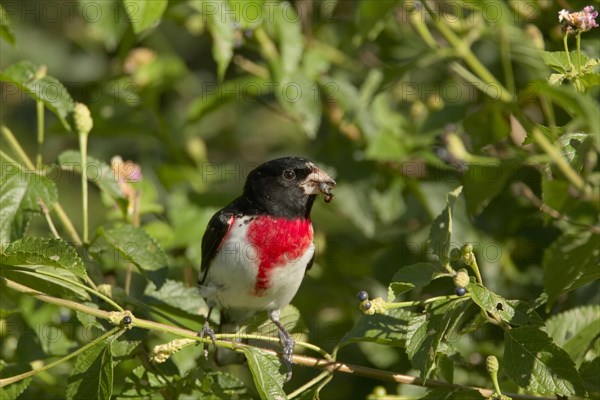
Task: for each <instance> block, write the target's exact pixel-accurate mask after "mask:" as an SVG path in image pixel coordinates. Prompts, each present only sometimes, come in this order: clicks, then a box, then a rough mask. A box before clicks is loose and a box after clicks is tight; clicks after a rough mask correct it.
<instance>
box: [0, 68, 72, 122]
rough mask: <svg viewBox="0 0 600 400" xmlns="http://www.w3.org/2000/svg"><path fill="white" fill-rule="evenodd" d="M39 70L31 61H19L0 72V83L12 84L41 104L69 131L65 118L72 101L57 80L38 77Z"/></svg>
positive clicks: (69, 110)
mask: <svg viewBox="0 0 600 400" xmlns="http://www.w3.org/2000/svg"><path fill="white" fill-rule="evenodd" d="M39 68H40V67H39V66H37V65H35V64H33V63H32V62H31V61H20V62H18V63H16V64H13V65H11V66H9V67H8V68H6V69H5V70H4V71H2V72H0V81H5V82H11V83H14V84H15V85H17V86H18V87H19V88H20V89H21V90H23V91H24V92H25V93H27V94H29V95H30V96H31V97H33V99H34V100H36V101H41V102H43V103H44V105H45V106H46V108H48V109H49V110H50V111H52V112H53V113H54V114H56V116H57V117H58V119H59V120H60V122H62V124H63V126H64V127H65V129H67V130H68V131H70V130H71V125H70V124H69V122H68V121H67V116H68V115H69V113H70V112H71V111H73V107H74V103H73V99H72V98H71V95H70V94H69V92H68V91H67V89H66V88H65V87H64V86H63V84H62V83H60V82H59V81H58V79H56V78H53V77H52V76H49V75H43V76H42V77H38V70H39Z"/></svg>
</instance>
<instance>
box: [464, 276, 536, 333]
mask: <svg viewBox="0 0 600 400" xmlns="http://www.w3.org/2000/svg"><path fill="white" fill-rule="evenodd" d="M467 290H468V292H469V293H470V294H471V299H473V301H474V302H475V303H476V304H477V305H478V306H479V307H481V309H482V310H485V311H486V312H488V313H490V314H493V315H496V316H498V317H499V318H500V319H502V321H504V322H507V323H509V324H511V325H513V326H542V325H543V324H544V321H543V320H542V319H541V318H540V316H539V315H538V314H537V313H536V312H535V310H534V309H532V308H531V306H530V305H529V304H527V303H526V302H524V301H521V300H506V299H505V298H504V297H502V296H499V295H497V294H496V293H494V292H492V291H491V290H489V289H488V288H486V287H484V286H481V285H480V284H478V283H469V285H468V286H467Z"/></svg>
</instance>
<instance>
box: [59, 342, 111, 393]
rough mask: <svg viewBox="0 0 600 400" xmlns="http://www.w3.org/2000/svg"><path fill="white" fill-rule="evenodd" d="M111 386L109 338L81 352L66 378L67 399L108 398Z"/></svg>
mask: <svg viewBox="0 0 600 400" xmlns="http://www.w3.org/2000/svg"><path fill="white" fill-rule="evenodd" d="M112 388H113V360H112V352H111V339H107V340H103V341H100V342H98V343H96V344H95V345H94V346H92V347H90V348H89V349H87V350H86V351H84V352H83V353H81V354H80V355H79V356H78V357H77V360H76V361H75V365H74V366H73V371H71V375H70V376H69V378H68V379H67V391H66V398H67V400H76V399H86V400H96V399H97V400H109V399H110V396H111V395H112Z"/></svg>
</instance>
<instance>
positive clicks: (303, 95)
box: [275, 70, 322, 139]
mask: <svg viewBox="0 0 600 400" xmlns="http://www.w3.org/2000/svg"><path fill="white" fill-rule="evenodd" d="M286 76H287V77H288V78H287V79H285V80H283V81H281V84H280V86H279V87H278V88H277V89H276V92H275V93H276V95H277V99H278V100H279V104H281V106H282V107H283V108H284V109H285V110H286V111H287V112H289V113H290V114H291V115H292V116H293V117H294V119H295V120H296V122H297V123H298V124H299V125H300V126H301V127H302V129H303V130H304V133H306V135H307V136H308V137H309V138H310V139H314V138H315V137H316V136H317V131H318V130H319V126H320V124H321V115H322V110H321V97H320V95H319V92H318V86H317V84H316V83H315V82H314V81H312V80H311V79H309V78H308V77H307V76H306V75H304V73H303V72H302V71H299V70H298V71H294V72H291V73H290V74H289V75H286Z"/></svg>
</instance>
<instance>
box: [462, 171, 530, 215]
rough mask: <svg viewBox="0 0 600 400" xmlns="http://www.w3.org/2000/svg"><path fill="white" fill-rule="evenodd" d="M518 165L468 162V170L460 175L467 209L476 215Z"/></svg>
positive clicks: (498, 191)
mask: <svg viewBox="0 0 600 400" xmlns="http://www.w3.org/2000/svg"><path fill="white" fill-rule="evenodd" d="M518 167H519V166H518V165H517V164H516V163H513V162H505V163H502V164H500V165H494V164H488V165H486V164H478V163H471V164H469V169H468V171H467V172H466V173H465V174H463V176H462V183H463V185H464V188H465V193H464V194H465V201H466V203H467V211H468V213H469V214H471V215H477V214H479V213H481V211H482V210H483V209H484V208H485V207H486V206H487V205H488V204H489V203H490V201H492V200H493V199H494V198H495V197H496V196H498V195H499V194H500V193H501V192H502V191H503V190H504V187H505V186H506V182H507V181H508V180H509V179H510V178H511V177H512V176H513V174H514V171H515V170H516V169H517V168H518Z"/></svg>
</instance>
